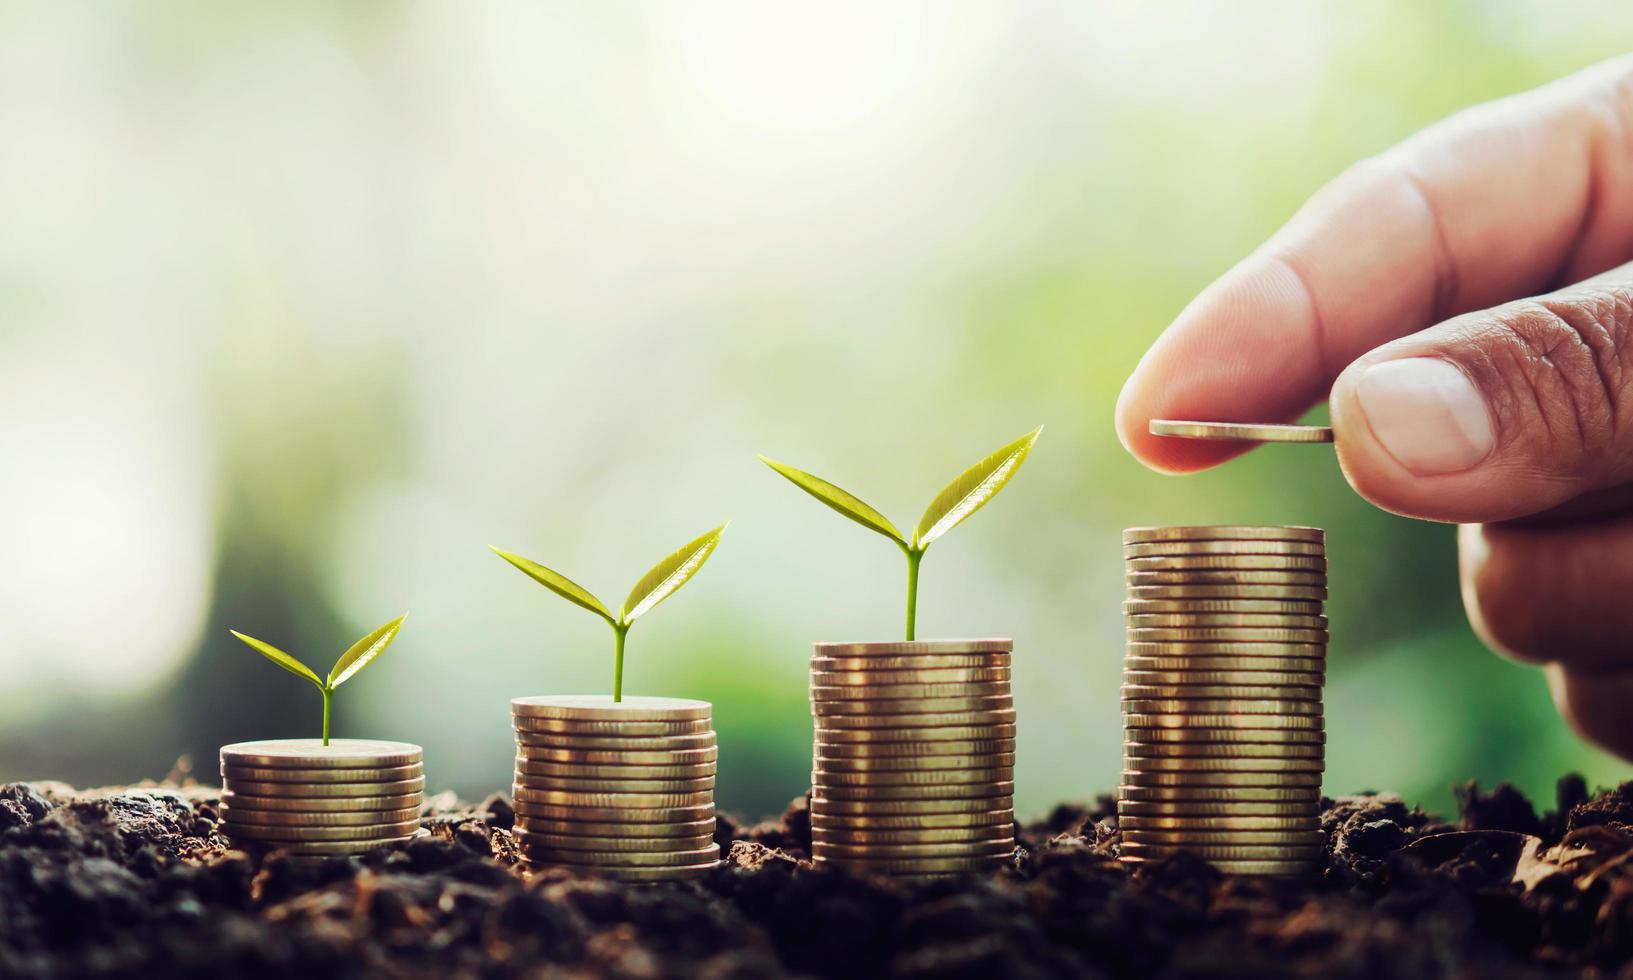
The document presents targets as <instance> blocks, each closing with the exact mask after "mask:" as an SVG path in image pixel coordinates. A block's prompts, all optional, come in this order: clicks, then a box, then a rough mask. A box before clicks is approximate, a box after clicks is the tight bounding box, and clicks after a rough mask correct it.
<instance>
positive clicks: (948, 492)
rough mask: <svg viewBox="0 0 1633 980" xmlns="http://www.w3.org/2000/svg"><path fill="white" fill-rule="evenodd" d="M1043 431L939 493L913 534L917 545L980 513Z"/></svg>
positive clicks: (1011, 446)
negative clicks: (977, 512)
mask: <svg viewBox="0 0 1633 980" xmlns="http://www.w3.org/2000/svg"><path fill="white" fill-rule="evenodd" d="M1042 431H1043V426H1041V425H1040V426H1038V427H1037V428H1036V429H1033V430H1032V431H1031V432H1028V433H1027V434H1026V435H1024V436H1022V437H1021V438H1019V439H1016V440H1015V441H1014V442H1012V443H1010V444H1009V445H1007V446H1005V447H1003V448H1002V449H999V450H998V451H997V452H995V453H993V454H992V455H990V456H988V457H987V458H986V459H983V460H981V462H979V463H976V464H975V465H974V466H972V467H970V468H969V469H967V470H965V471H964V472H962V473H960V474H959V475H958V478H957V479H955V480H953V482H952V483H950V484H948V485H947V488H946V489H945V490H942V491H941V492H940V493H939V494H936V499H935V500H932V501H931V502H930V506H929V507H928V508H926V509H925V511H924V516H923V517H921V518H919V526H918V527H917V528H916V529H914V531H913V543H914V544H915V545H916V546H917V547H918V548H920V549H923V548H924V547H925V546H927V545H928V544H930V542H932V541H934V540H936V539H937V538H939V537H941V536H942V535H944V534H946V533H947V532H948V531H951V530H952V529H953V528H955V527H957V526H958V524H959V523H960V522H961V521H963V520H964V519H965V518H966V517H969V516H970V515H971V514H973V513H975V512H976V511H978V510H980V509H981V507H982V506H983V505H985V504H986V502H987V501H989V500H991V499H992V498H993V497H994V496H996V495H997V493H998V491H999V490H1002V489H1003V488H1004V484H1006V483H1008V482H1009V478H1010V477H1012V476H1014V475H1015V471H1016V470H1018V469H1020V466H1021V463H1023V462H1025V461H1026V454H1027V453H1028V452H1030V451H1031V449H1032V444H1033V443H1035V442H1037V441H1038V434H1039V433H1041V432H1042Z"/></svg>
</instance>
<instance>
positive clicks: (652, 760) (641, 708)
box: [510, 695, 720, 881]
mask: <svg viewBox="0 0 1633 980" xmlns="http://www.w3.org/2000/svg"><path fill="white" fill-rule="evenodd" d="M510 713H511V721H512V722H513V723H514V725H515V728H516V781H515V786H514V788H513V791H512V795H513V797H514V802H515V807H516V836H517V839H518V840H519V841H520V843H521V845H522V851H523V853H524V854H525V855H526V856H527V858H528V860H530V861H532V862H534V863H536V864H547V865H551V866H555V867H565V868H571V869H574V870H577V871H581V872H584V873H587V874H594V875H598V876H600V877H603V878H615V879H618V880H622V881H678V880H684V879H691V878H700V877H703V876H705V875H707V874H708V873H709V872H710V871H712V870H713V869H714V868H715V867H717V866H718V865H719V863H720V848H719V846H718V845H716V844H715V842H714V776H715V764H716V759H717V757H718V754H719V749H718V748H717V747H716V744H715V735H714V729H713V727H712V721H711V716H712V709H711V707H710V705H709V702H707V701H688V700H684V699H681V698H638V697H629V698H624V699H623V700H622V701H616V702H615V701H613V700H612V699H611V698H609V697H605V696H602V695H562V696H556V697H538V698H517V699H516V700H514V701H512V702H510Z"/></svg>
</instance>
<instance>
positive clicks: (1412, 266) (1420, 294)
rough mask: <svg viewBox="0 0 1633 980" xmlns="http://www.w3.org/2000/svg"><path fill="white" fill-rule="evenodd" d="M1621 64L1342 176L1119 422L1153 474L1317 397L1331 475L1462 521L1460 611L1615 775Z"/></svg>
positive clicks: (1626, 333)
mask: <svg viewBox="0 0 1633 980" xmlns="http://www.w3.org/2000/svg"><path fill="white" fill-rule="evenodd" d="M1630 260H1633V57H1624V58H1619V59H1616V60H1614V61H1610V62H1606V63H1603V64H1600V65H1597V66H1595V67H1593V68H1590V69H1588V70H1587V71H1584V72H1581V73H1579V74H1577V75H1574V76H1571V77H1569V78H1566V79H1564V80H1562V81H1559V82H1555V83H1553V84H1551V85H1548V86H1546V87H1544V88H1541V89H1538V90H1536V91H1534V92H1529V93H1526V94H1523V95H1519V96H1515V97H1513V98H1509V99H1504V100H1502V101H1499V102H1494V103H1491V104H1489V105H1484V106H1480V107H1478V108H1475V109H1472V110H1469V111H1467V112H1464V113H1461V114H1459V115H1457V116H1454V117H1452V118H1450V119H1448V120H1445V121H1444V122H1441V123H1439V124H1437V125H1435V126H1434V127H1431V128H1430V129H1428V130H1425V131H1424V132H1422V133H1420V134H1418V135H1417V136H1414V137H1413V138H1411V139H1409V140H1407V141H1406V142H1404V143H1402V144H1400V145H1399V146H1396V147H1394V148H1393V149H1391V150H1389V151H1387V152H1385V153H1383V154H1381V155H1379V156H1377V157H1374V158H1371V159H1369V160H1366V161H1363V162H1361V163H1360V164H1357V165H1356V166H1354V167H1352V168H1350V169H1349V170H1348V171H1346V172H1345V173H1344V174H1343V175H1341V176H1340V177H1339V178H1338V179H1337V180H1335V181H1333V182H1332V183H1331V184H1329V185H1328V186H1327V187H1325V188H1323V189H1322V190H1321V191H1320V192H1319V193H1317V194H1316V195H1315V197H1314V198H1312V199H1311V200H1310V202H1309V203H1308V204H1306V205H1305V207H1304V208H1303V209H1302V210H1300V211H1299V213H1298V214H1297V215H1295V216H1294V217H1293V219H1292V220H1291V221H1290V222H1288V224H1287V225H1286V226H1285V227H1283V228H1282V229H1281V230H1280V231H1278V232H1277V233H1276V234H1275V235H1274V236H1273V237H1272V238H1271V239H1270V240H1269V241H1268V242H1266V243H1265V244H1264V245H1263V246H1261V247H1260V248H1259V249H1258V250H1257V251H1255V252H1254V253H1253V254H1252V255H1250V256H1249V257H1248V258H1247V259H1245V260H1244V261H1243V262H1242V263H1241V264H1239V265H1237V266H1236V267H1235V268H1234V269H1232V270H1231V271H1230V272H1228V273H1226V274H1225V275H1224V276H1223V277H1222V278H1221V279H1219V280H1218V281H1217V282H1215V283H1214V284H1213V285H1211V286H1209V287H1208V288H1207V289H1206V290H1205V291H1203V293H1202V294H1201V295H1200V296H1198V297H1197V298H1196V299H1195V300H1194V301H1193V302H1192V303H1191V304H1190V305H1189V306H1188V307H1186V308H1185V310H1184V311H1183V312H1182V313H1181V314H1180V316H1179V318H1178V319H1177V320H1176V321H1175V322H1174V323H1173V325H1172V326H1170V327H1169V328H1168V330H1167V331H1165V332H1164V333H1163V335H1162V336H1161V337H1159V338H1158V340H1157V342H1156V343H1155V344H1154V345H1152V348H1151V350H1150V351H1149V352H1147V353H1146V355H1145V357H1144V359H1142V360H1141V362H1140V364H1139V366H1138V367H1137V368H1136V369H1135V371H1134V374H1133V375H1132V377H1130V378H1129V381H1128V383H1127V385H1125V386H1124V388H1123V392H1122V396H1121V398H1120V399H1119V400H1118V405H1117V429H1118V433H1119V436H1120V437H1121V439H1122V441H1123V444H1124V445H1125V446H1126V447H1128V450H1129V451H1130V452H1131V453H1133V454H1134V455H1135V456H1136V457H1137V458H1139V459H1140V460H1142V461H1144V462H1145V463H1146V464H1147V465H1149V466H1151V467H1153V468H1155V469H1158V470H1162V471H1165V472H1172V473H1183V472H1190V471H1194V470H1199V469H1204V468H1206V467H1209V466H1213V465H1215V464H1217V463H1220V462H1223V461H1224V460H1226V459H1229V458H1230V457H1232V456H1234V455H1236V454H1237V453H1240V452H1242V451H1244V448H1246V447H1244V446H1242V445H1240V444H1231V443H1219V442H1203V441H1193V440H1185V439H1167V438H1162V437H1157V436H1152V435H1151V434H1150V433H1149V432H1148V431H1147V426H1148V424H1149V422H1150V420H1151V419H1154V418H1173V419H1202V420H1219V421H1248V422H1272V421H1290V420H1292V419H1295V418H1297V416H1298V415H1300V414H1301V413H1302V412H1304V411H1305V410H1306V409H1308V408H1309V406H1310V405H1311V404H1313V403H1314V402H1315V401H1316V400H1317V399H1318V398H1320V397H1321V396H1322V395H1323V394H1324V393H1330V394H1329V399H1330V404H1331V412H1332V422H1333V428H1334V430H1335V436H1336V444H1337V450H1338V458H1339V463H1340V465H1342V467H1343V470H1344V474H1345V476H1346V477H1347V478H1348V479H1349V481H1350V483H1351V484H1352V485H1353V486H1354V487H1355V489H1356V491H1357V492H1359V493H1360V494H1361V495H1362V496H1364V497H1366V498H1367V499H1368V500H1370V501H1372V502H1373V503H1375V504H1377V505H1378V506H1380V507H1383V508H1385V509H1387V510H1390V511H1393V512H1395V513H1398V514H1404V515H1408V516H1412V517H1421V518H1427V519H1429V520H1437V521H1455V522H1458V523H1461V524H1463V525H1464V526H1463V527H1462V528H1461V530H1460V533H1459V536H1458V542H1459V549H1460V553H1461V563H1460V564H1461V569H1462V585H1463V597H1464V604H1465V606H1466V607H1467V610H1468V615H1469V619H1470V622H1471V623H1473V625H1474V628H1475V629H1476V630H1477V631H1478V632H1479V633H1480V635H1481V636H1482V637H1483V638H1484V639H1485V640H1486V642H1487V643H1489V644H1490V645H1491V646H1493V647H1494V648H1496V649H1498V650H1501V651H1503V652H1505V653H1507V654H1509V655H1511V656H1513V657H1516V658H1518V659H1521V660H1526V661H1530V662H1534V663H1541V664H1545V665H1547V675H1548V680H1549V686H1550V687H1551V688H1552V690H1553V694H1554V700H1555V703H1556V704H1557V705H1558V706H1559V710H1560V711H1561V713H1562V714H1564V716H1565V717H1566V719H1567V720H1568V721H1570V722H1571V724H1572V725H1573V726H1574V727H1575V728H1576V729H1577V731H1579V732H1580V733H1581V734H1582V735H1583V736H1585V737H1586V738H1588V739H1589V740H1591V741H1594V742H1596V743H1598V744H1600V745H1603V746H1605V747H1606V748H1609V749H1611V750H1613V751H1615V752H1617V753H1618V754H1620V755H1622V756H1623V757H1625V758H1629V759H1633V711H1630V710H1629V707H1628V706H1629V705H1633V261H1630Z"/></svg>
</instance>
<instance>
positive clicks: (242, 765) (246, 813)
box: [221, 738, 425, 857]
mask: <svg viewBox="0 0 1633 980" xmlns="http://www.w3.org/2000/svg"><path fill="white" fill-rule="evenodd" d="M221 786H222V793H221V814H222V829H223V831H224V832H225V833H226V835H227V838H228V839H229V840H231V841H232V842H233V843H234V844H236V845H243V844H258V845H260V846H263V847H278V848H282V849H285V850H287V851H289V852H291V853H294V854H301V855H308V856H313V857H346V856H349V855H353V854H361V853H363V852H364V851H368V850H372V849H373V848H376V847H380V846H382V845H385V844H393V843H397V842H399V841H405V840H408V839H409V838H411V837H413V836H414V835H415V834H416V833H417V832H418V831H419V829H420V805H421V804H422V803H423V802H424V801H425V771H424V768H423V765H422V761H421V755H420V747H419V746H418V745H410V744H408V743H407V742H377V741H372V740H369V739H355V738H337V739H331V740H330V742H329V744H328V745H324V744H323V742H322V740H320V739H315V738H302V739H271V740H267V741H262V742H238V743H236V744H233V745H227V746H223V747H222V749H221Z"/></svg>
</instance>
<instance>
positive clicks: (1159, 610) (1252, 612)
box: [1123, 599, 1326, 616]
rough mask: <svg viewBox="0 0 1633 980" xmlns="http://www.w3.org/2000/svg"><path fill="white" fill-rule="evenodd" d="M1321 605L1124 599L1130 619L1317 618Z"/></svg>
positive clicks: (1290, 601)
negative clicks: (1147, 617) (1212, 617)
mask: <svg viewBox="0 0 1633 980" xmlns="http://www.w3.org/2000/svg"><path fill="white" fill-rule="evenodd" d="M1324 608H1326V606H1325V604H1324V603H1320V602H1310V601H1307V600H1303V599H1125V600H1124V601H1123V612H1124V613H1126V614H1128V615H1130V616H1162V615H1179V616H1196V615H1210V616H1236V615H1242V616H1319V615H1321V610H1322V609H1324Z"/></svg>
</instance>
